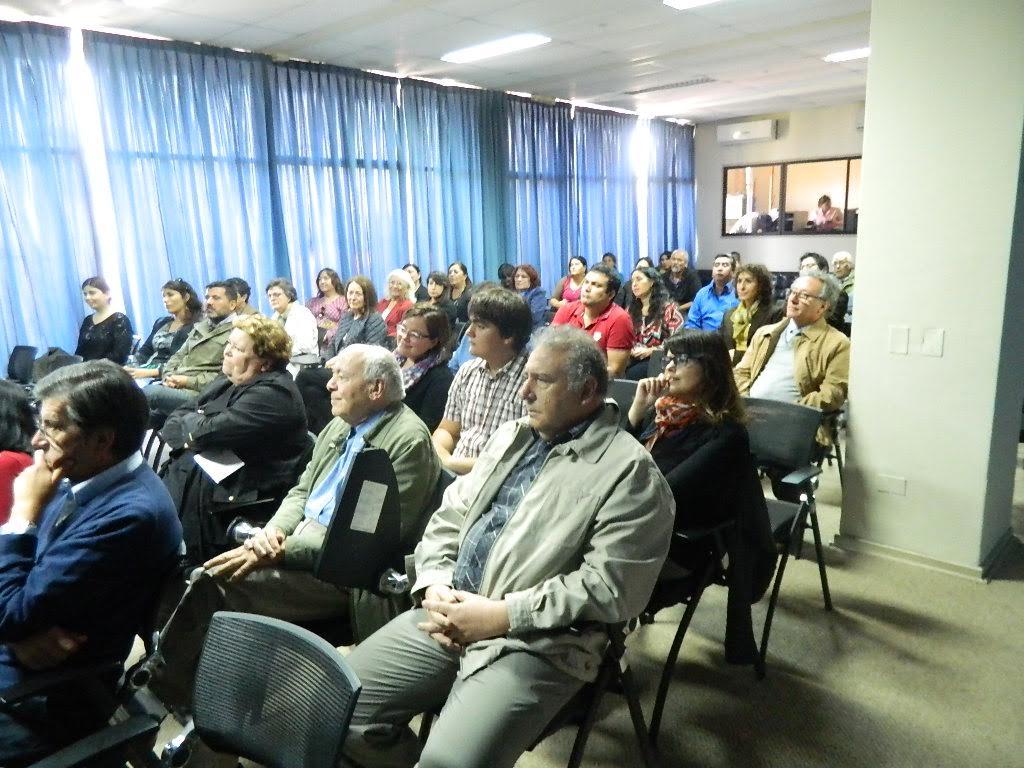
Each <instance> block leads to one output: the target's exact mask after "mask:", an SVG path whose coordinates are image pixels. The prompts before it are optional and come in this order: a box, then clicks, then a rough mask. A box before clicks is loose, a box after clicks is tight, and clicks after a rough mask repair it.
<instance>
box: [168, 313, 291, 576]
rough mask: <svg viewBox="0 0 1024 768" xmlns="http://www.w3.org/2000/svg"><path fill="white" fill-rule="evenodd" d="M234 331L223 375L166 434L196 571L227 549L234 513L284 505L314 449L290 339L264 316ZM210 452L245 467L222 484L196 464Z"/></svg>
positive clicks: (175, 495)
mask: <svg viewBox="0 0 1024 768" xmlns="http://www.w3.org/2000/svg"><path fill="white" fill-rule="evenodd" d="M233 325H234V328H233V329H232V331H231V333H230V335H229V336H228V343H227V346H226V347H224V362H223V364H222V366H221V371H222V373H223V374H224V375H223V376H219V377H218V378H216V379H214V381H213V383H211V384H210V385H209V386H208V387H206V389H204V390H203V392H202V394H200V396H199V400H198V402H197V403H196V404H195V405H194V406H191V405H190V406H184V407H182V408H179V409H178V410H176V411H175V412H174V413H172V414H171V415H170V416H169V417H168V418H167V421H166V422H165V423H164V426H163V428H162V429H161V430H160V435H161V437H163V439H164V440H165V441H166V442H167V445H168V446H169V447H170V448H171V461H170V463H169V464H168V465H167V467H166V468H165V469H164V470H163V471H162V473H161V474H162V475H163V480H164V485H166V486H167V490H168V491H169V492H170V494H171V498H172V499H173V500H174V504H175V506H176V507H177V509H178V514H179V515H180V517H181V520H182V524H183V526H184V530H185V546H186V556H187V562H188V564H189V565H190V566H196V565H201V564H202V563H203V562H204V561H206V560H207V559H209V558H210V557H213V556H214V555H216V554H219V553H220V552H223V551H224V550H225V549H227V548H228V541H227V537H226V533H225V529H226V526H227V523H228V522H230V519H231V517H233V515H232V514H231V513H230V511H229V510H230V509H231V508H233V507H237V506H239V505H244V504H246V503H251V502H253V501H256V500H257V499H269V498H275V497H276V498H278V499H281V498H283V497H284V495H285V493H286V492H287V491H288V489H289V488H291V487H292V486H293V485H294V484H295V480H296V478H297V477H298V475H299V472H301V471H302V469H303V467H302V466H299V462H300V461H301V460H302V459H303V455H304V452H305V450H306V448H307V447H308V445H309V434H308V432H307V431H306V412H305V409H304V408H303V407H302V398H300V397H299V391H298V390H297V389H296V388H295V382H293V381H292V377H291V376H290V375H289V374H288V371H287V370H286V368H287V365H288V360H289V359H290V357H291V349H292V342H291V339H290V338H289V337H288V334H287V333H285V330H284V328H282V327H281V325H280V324H279V323H277V322H275V321H274V320H272V319H268V318H265V317H263V316H262V315H249V316H248V317H244V318H242V319H240V320H236V321H235V322H234V324H233ZM209 451H215V452H216V451H230V452H231V453H232V454H234V456H237V457H238V459H240V460H242V461H243V462H245V466H243V467H242V468H241V469H239V470H237V471H236V472H233V473H232V474H230V475H228V476H227V477H226V478H224V479H223V480H220V481H219V482H216V481H214V480H212V479H211V478H210V477H209V476H208V475H207V474H206V473H205V472H204V470H202V469H201V468H200V467H199V466H198V465H197V464H196V460H195V457H196V455H197V454H203V453H205V452H209ZM224 458H230V457H224Z"/></svg>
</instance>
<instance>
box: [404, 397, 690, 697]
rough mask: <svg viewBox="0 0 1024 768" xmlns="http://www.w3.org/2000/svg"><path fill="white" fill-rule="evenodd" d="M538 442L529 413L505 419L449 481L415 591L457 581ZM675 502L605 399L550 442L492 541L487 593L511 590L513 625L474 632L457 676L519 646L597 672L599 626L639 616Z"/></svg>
mask: <svg viewBox="0 0 1024 768" xmlns="http://www.w3.org/2000/svg"><path fill="white" fill-rule="evenodd" d="M532 441H533V431H532V430H531V429H530V427H529V424H528V423H527V420H526V419H525V418H524V419H519V420H518V421H510V422H506V423H505V424H502V425H501V427H499V428H498V430H497V432H495V433H494V435H493V436H492V437H491V439H490V440H489V441H488V442H487V445H486V446H485V447H484V450H483V452H482V453H481V454H480V456H479V457H478V458H477V460H476V464H474V466H473V470H472V471H471V472H470V473H469V474H468V475H464V476H462V477H460V478H458V479H457V480H456V481H455V482H454V483H452V485H451V486H449V487H448V489H447V490H446V491H445V494H444V500H443V502H442V503H441V507H440V509H438V511H437V512H436V513H435V514H434V515H433V517H431V518H430V522H429V523H428V525H427V530H426V532H425V533H424V534H423V540H422V541H421V542H420V543H419V545H418V546H417V547H416V583H415V584H414V586H413V593H414V595H415V596H416V597H417V598H419V597H421V594H420V593H421V591H422V590H424V589H426V588H427V587H429V586H431V585H432V584H447V585H451V583H452V577H453V574H454V571H455V563H456V561H457V558H458V553H459V547H460V546H461V545H462V542H463V540H464V539H465V537H466V534H467V533H468V532H469V529H470V528H471V527H472V525H473V523H474V522H476V520H477V519H478V518H479V517H480V516H481V515H482V514H483V513H484V512H486V511H487V510H488V509H489V508H490V506H491V503H492V501H493V499H494V497H495V496H496V495H497V493H498V490H499V489H500V488H501V485H502V483H504V481H505V478H506V477H508V474H509V472H511V471H512V469H513V468H514V467H515V465H516V463H517V462H518V461H519V459H520V458H521V457H522V456H523V454H524V453H525V452H526V450H527V449H528V448H529V446H530V444H531V443H532ZM674 512H675V501H674V499H673V497H672V492H671V490H670V489H669V486H668V483H667V482H666V481H665V478H664V477H663V476H662V474H661V472H659V471H658V467H657V466H656V465H655V463H654V461H653V459H651V454H650V453H649V452H648V451H647V450H646V449H645V448H644V447H643V446H642V445H640V443H638V442H637V441H636V440H635V439H634V438H633V437H632V436H630V435H629V434H627V433H626V432H624V431H622V430H621V429H619V426H618V409H617V408H615V406H614V405H610V404H606V405H605V406H604V407H603V410H602V411H601V412H600V413H599V415H598V417H597V418H596V419H595V420H594V422H593V423H592V424H591V425H590V427H588V428H587V430H586V432H584V433H583V434H582V435H580V436H579V437H578V438H576V439H575V440H569V441H567V442H565V443H562V444H560V445H556V446H555V447H554V448H553V449H552V450H551V453H549V454H548V457H547V459H545V461H544V465H543V466H542V467H541V470H540V472H539V473H538V475H537V477H536V478H535V479H534V481H533V484H532V485H531V486H530V488H529V489H528V490H527V492H526V495H525V496H524V497H523V500H522V501H521V502H520V504H519V506H518V507H517V508H516V511H515V514H513V515H512V517H511V518H509V521H508V523H506V525H505V528H504V529H503V530H502V531H501V534H500V535H499V536H498V538H497V539H496V540H495V542H494V545H493V547H492V548H491V551H490V554H489V555H488V557H487V562H486V564H485V567H484V572H483V581H482V583H481V587H480V592H481V594H483V595H484V596H485V597H490V598H492V599H502V598H504V600H505V601H506V604H507V606H508V614H509V623H510V628H509V631H508V634H507V635H506V636H504V637H498V638H494V639H492V640H482V641H479V642H476V643H471V644H470V645H469V646H468V647H467V648H466V651H465V653H464V655H463V659H462V665H461V671H460V675H462V676H469V675H471V674H473V672H474V671H476V670H479V669H481V668H483V667H485V666H487V665H488V664H489V663H490V662H492V661H494V660H495V659H497V658H499V657H500V656H501V655H502V654H503V653H505V652H506V651H508V650H523V651H527V652H529V653H533V654H536V655H539V656H545V657H547V658H548V659H549V660H550V661H551V662H552V663H553V664H554V665H555V666H557V667H558V668H559V669H562V670H563V671H564V672H567V673H568V674H570V675H572V676H574V677H577V678H579V679H581V680H593V679H594V678H595V676H596V675H597V669H598V666H599V664H600V661H601V652H602V650H603V648H604V646H605V644H606V643H607V635H606V634H605V632H604V629H603V627H601V626H600V625H601V624H605V623H614V622H619V621H626V620H628V619H632V618H634V617H636V616H637V615H639V613H640V611H642V610H643V609H644V606H646V605H647V601H648V599H649V598H650V596H651V591H652V590H653V589H654V584H655V582H656V581H657V578H658V574H659V573H660V572H661V566H662V563H663V562H664V561H665V555H666V554H667V553H668V546H669V542H670V540H671V538H672V520H673V514H674ZM571 626H575V627H577V628H578V629H580V631H579V632H575V631H570V629H569V628H570V627H571Z"/></svg>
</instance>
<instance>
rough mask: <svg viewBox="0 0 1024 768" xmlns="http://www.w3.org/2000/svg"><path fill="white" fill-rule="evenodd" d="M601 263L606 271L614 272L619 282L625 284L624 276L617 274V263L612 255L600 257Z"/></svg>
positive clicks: (607, 254)
mask: <svg viewBox="0 0 1024 768" xmlns="http://www.w3.org/2000/svg"><path fill="white" fill-rule="evenodd" d="M601 263H602V264H604V265H605V266H606V267H608V269H611V270H614V271H615V274H617V275H618V276H619V282H620V283H622V282H625V279H626V278H625V276H624V275H623V274H622V273H621V272H619V262H618V260H617V259H616V258H615V254H614V253H606V254H604V255H602V256H601Z"/></svg>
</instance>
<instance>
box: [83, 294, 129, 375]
mask: <svg viewBox="0 0 1024 768" xmlns="http://www.w3.org/2000/svg"><path fill="white" fill-rule="evenodd" d="M82 298H83V299H84V300H85V304H86V306H88V307H89V309H91V310H92V314H89V315H86V317H85V319H84V320H83V321H82V326H81V328H79V329H78V345H77V346H76V347H75V354H76V355H79V356H80V357H81V358H82V359H83V360H110V361H111V362H114V363H117V364H118V365H124V364H125V363H126V362H127V361H128V353H129V352H131V351H132V335H133V334H134V333H135V330H134V329H133V328H132V321H131V320H129V319H128V316H127V315H125V314H124V313H123V312H115V311H114V308H113V307H111V306H110V286H109V285H107V281H106V280H104V279H103V278H102V277H90V278H87V279H86V280H85V281H84V282H83V283H82Z"/></svg>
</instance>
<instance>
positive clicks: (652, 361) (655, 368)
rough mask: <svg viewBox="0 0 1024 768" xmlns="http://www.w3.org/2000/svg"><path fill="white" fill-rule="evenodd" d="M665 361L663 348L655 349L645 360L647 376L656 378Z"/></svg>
mask: <svg viewBox="0 0 1024 768" xmlns="http://www.w3.org/2000/svg"><path fill="white" fill-rule="evenodd" d="M664 360H665V348H664V347H655V348H654V351H653V352H651V356H650V357H648V358H647V375H648V376H657V375H658V374H659V373H661V364H662V362H664Z"/></svg>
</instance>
